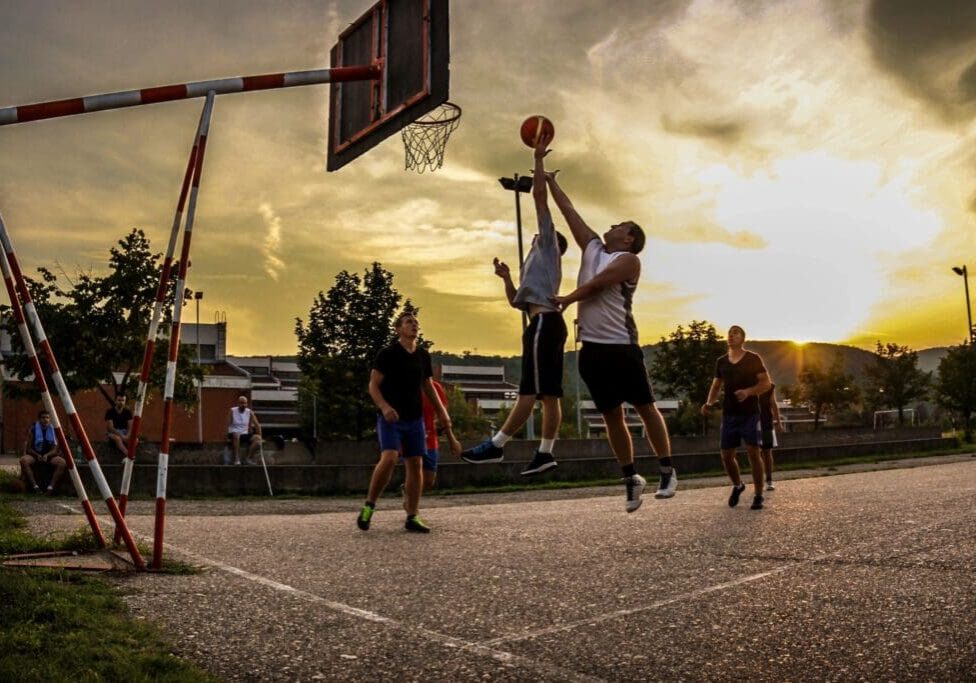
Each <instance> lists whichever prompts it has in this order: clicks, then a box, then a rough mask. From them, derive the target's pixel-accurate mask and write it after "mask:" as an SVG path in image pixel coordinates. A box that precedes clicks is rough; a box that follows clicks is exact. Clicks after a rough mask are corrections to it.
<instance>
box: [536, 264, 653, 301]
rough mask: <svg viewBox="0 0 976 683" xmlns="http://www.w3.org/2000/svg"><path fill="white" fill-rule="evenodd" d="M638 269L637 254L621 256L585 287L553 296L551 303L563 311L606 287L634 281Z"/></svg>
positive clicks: (637, 275) (639, 266) (638, 272)
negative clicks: (563, 294)
mask: <svg viewBox="0 0 976 683" xmlns="http://www.w3.org/2000/svg"><path fill="white" fill-rule="evenodd" d="M640 268H641V265H640V259H639V258H637V254H630V253H626V254H621V255H620V256H619V257H617V258H616V259H615V260H614V261H613V263H611V264H610V265H609V266H607V267H606V269H605V270H603V271H602V272H601V273H600V274H599V275H597V276H596V277H594V278H593V279H592V280H590V281H589V282H587V283H586V284H585V285H581V286H579V287H577V288H576V289H574V290H573V291H572V292H570V293H569V294H566V295H565V296H554V297H553V298H552V301H553V303H555V304H556V305H557V306H559V309H560V310H563V309H565V308H566V307H567V306H569V305H570V304H573V303H576V302H577V301H582V300H584V299H589V298H590V297H591V296H595V295H596V294H599V293H600V292H601V291H603V290H604V289H606V288H607V287H611V286H613V285H616V284H619V283H621V282H632V281H634V280H636V279H637V278H638V277H639V276H640Z"/></svg>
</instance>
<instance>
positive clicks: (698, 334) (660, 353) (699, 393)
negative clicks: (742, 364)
mask: <svg viewBox="0 0 976 683" xmlns="http://www.w3.org/2000/svg"><path fill="white" fill-rule="evenodd" d="M725 352H726V345H725V341H724V340H723V339H722V338H720V337H719V336H718V333H716V331H715V326H714V325H712V324H711V323H709V322H707V321H704V320H692V321H691V322H690V323H689V324H688V328H687V330H686V329H685V328H684V326H682V325H678V328H677V329H676V330H675V331H674V332H672V333H671V334H670V335H669V336H668V338H667V339H665V338H664V337H661V342H660V343H659V344H658V345H657V348H656V349H655V356H654V361H653V363H652V364H651V379H652V380H654V382H655V386H656V388H659V389H660V390H661V392H663V393H664V394H665V395H668V396H674V397H675V398H677V399H679V400H681V401H682V402H683V403H687V404H688V405H691V406H694V407H695V410H697V408H698V407H699V406H701V404H703V403H704V402H705V401H706V400H707V399H708V390H709V388H710V387H711V385H712V379H713V378H714V377H715V362H716V361H717V360H718V358H719V357H720V356H722V354H724V353H725ZM682 425H683V427H682V428H683V429H684V428H687V427H688V426H689V425H688V423H687V420H684V421H683V422H682Z"/></svg>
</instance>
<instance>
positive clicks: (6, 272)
mask: <svg viewBox="0 0 976 683" xmlns="http://www.w3.org/2000/svg"><path fill="white" fill-rule="evenodd" d="M0 225H3V216H0ZM0 269H2V271H3V282H4V284H5V285H6V287H7V294H8V296H10V309H11V310H12V311H13V314H14V320H16V321H17V329H18V330H19V331H20V338H21V341H22V342H23V344H24V351H25V352H26V353H27V357H28V358H30V362H31V366H32V367H33V368H34V383H35V384H36V385H37V388H38V390H39V391H40V392H41V400H42V401H43V402H44V409H45V410H46V411H47V412H48V413H50V414H51V424H52V426H53V427H54V435H55V438H56V439H57V442H58V448H60V449H61V453H62V454H63V455H64V460H65V462H66V463H67V467H68V476H69V477H70V478H71V483H72V484H73V485H74V487H75V493H76V494H77V495H78V501H79V502H80V503H81V507H82V509H83V510H84V511H85V517H87V518H88V524H89V525H90V526H91V529H92V534H94V536H95V542H96V543H97V544H98V547H99V548H104V547H105V546H106V545H107V543H106V542H105V536H103V535H102V529H101V527H99V525H98V516H97V515H96V514H95V510H94V508H92V504H91V501H90V500H88V493H87V492H86V491H85V485H84V484H83V483H82V481H81V475H79V474H78V468H77V467H75V459H74V456H73V455H72V454H71V445H70V444H69V443H68V439H67V438H66V437H65V435H64V430H63V429H62V428H61V420H60V419H59V418H58V413H57V411H56V410H55V409H54V401H53V400H52V399H51V392H50V391H48V388H47V380H46V379H44V372H43V371H42V370H41V363H40V361H38V359H37V351H36V350H35V349H34V342H33V340H32V339H31V335H30V330H29V329H28V328H27V321H26V320H25V319H24V309H23V308H22V307H21V305H20V300H19V299H18V298H17V288H16V287H15V286H14V281H13V275H12V274H11V272H10V263H9V262H8V260H7V255H6V253H3V252H2V250H0Z"/></svg>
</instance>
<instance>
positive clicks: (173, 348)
mask: <svg viewBox="0 0 976 683" xmlns="http://www.w3.org/2000/svg"><path fill="white" fill-rule="evenodd" d="M216 95H217V94H216V93H215V92H213V91H211V92H210V93H208V94H207V101H206V104H204V106H203V116H202V117H201V118H200V129H199V134H198V138H197V139H198V142H197V153H196V159H195V160H194V165H193V181H192V182H191V184H190V203H189V205H188V206H187V210H186V225H185V226H184V228H183V245H182V248H181V250H180V267H179V273H178V274H177V276H176V296H175V297H174V299H173V322H172V327H171V328H170V334H169V357H168V359H167V361H166V384H165V389H164V393H163V429H162V435H161V436H160V437H159V466H158V467H157V469H156V518H155V525H154V528H153V556H152V566H153V569H160V568H162V566H163V531H164V528H165V526H166V478H167V468H168V466H169V432H170V426H171V425H172V423H173V394H174V393H175V390H176V361H177V358H178V357H179V354H180V321H181V320H182V319H183V290H184V288H185V287H186V270H187V267H188V266H189V263H190V241H191V240H192V238H193V219H194V217H195V215H196V209H197V196H198V195H199V193H200V176H201V174H202V173H203V159H204V156H205V155H206V152H207V135H208V134H209V133H210V117H211V115H212V112H213V104H214V98H215V97H216Z"/></svg>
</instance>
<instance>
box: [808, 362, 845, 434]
mask: <svg viewBox="0 0 976 683" xmlns="http://www.w3.org/2000/svg"><path fill="white" fill-rule="evenodd" d="M798 379H799V384H800V386H799V394H800V396H801V398H802V401H803V402H804V403H806V404H807V405H808V406H810V407H811V408H812V409H813V428H814V429H819V428H820V418H821V416H822V415H823V412H824V410H825V409H833V410H842V409H843V408H846V407H847V406H850V405H851V404H853V403H855V402H856V401H857V400H858V394H859V392H858V388H857V385H856V384H855V383H854V376H853V375H849V374H847V373H846V372H844V357H843V356H842V355H841V354H840V353H838V354H836V355H835V356H834V360H833V361H832V362H831V364H830V367H828V368H827V369H826V370H825V369H823V368H822V367H821V366H820V365H819V364H817V363H812V364H810V365H807V366H806V368H804V369H803V370H802V371H801V372H800V375H799V377H798Z"/></svg>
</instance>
